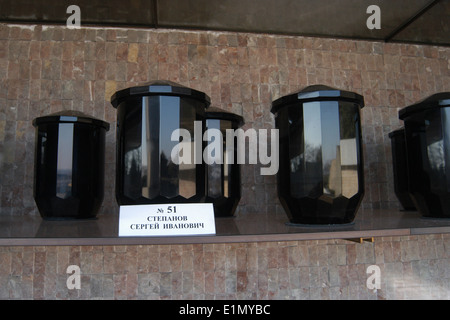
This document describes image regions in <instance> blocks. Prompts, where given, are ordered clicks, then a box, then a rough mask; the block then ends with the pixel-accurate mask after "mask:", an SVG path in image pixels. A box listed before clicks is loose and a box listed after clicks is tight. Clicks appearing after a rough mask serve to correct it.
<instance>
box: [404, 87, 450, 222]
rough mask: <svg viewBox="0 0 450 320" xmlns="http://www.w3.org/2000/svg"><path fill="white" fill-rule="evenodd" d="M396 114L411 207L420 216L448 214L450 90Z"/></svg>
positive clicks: (437, 216) (449, 211)
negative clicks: (401, 129) (402, 136)
mask: <svg viewBox="0 0 450 320" xmlns="http://www.w3.org/2000/svg"><path fill="white" fill-rule="evenodd" d="M399 118H400V119H401V120H404V125H405V137H406V149H407V158H408V171H409V192H410V194H411V197H412V199H413V201H414V204H415V207H416V208H417V210H418V211H419V212H420V213H421V214H422V216H424V217H429V218H450V92H443V93H438V94H435V95H432V96H430V97H429V98H427V99H425V100H423V101H421V102H419V103H417V104H414V105H411V106H408V107H406V108H404V109H402V110H400V111H399Z"/></svg>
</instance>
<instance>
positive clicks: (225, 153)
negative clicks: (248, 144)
mask: <svg viewBox="0 0 450 320" xmlns="http://www.w3.org/2000/svg"><path fill="white" fill-rule="evenodd" d="M243 124H244V119H243V118H242V117H241V116H239V115H237V114H234V113H230V112H226V111H224V110H221V109H218V108H209V109H208V111H207V112H206V128H207V130H208V133H209V134H208V141H209V140H214V141H215V139H216V138H218V136H219V135H218V133H219V132H220V135H221V136H222V141H220V144H221V145H222V146H221V147H222V148H221V150H220V151H219V150H216V149H217V148H214V153H215V152H219V154H218V155H217V154H214V158H213V156H212V155H211V159H210V160H208V159H206V160H207V164H206V189H207V190H206V194H207V196H206V202H208V203H212V204H213V206H214V215H215V216H216V217H232V216H234V212H235V211H236V207H237V206H238V204H239V200H240V199H241V168H240V167H241V165H240V164H238V161H237V143H236V141H234V143H233V146H227V144H226V141H227V139H226V136H227V130H229V131H230V130H232V131H233V132H234V130H236V129H238V128H240V127H241V126H242V125H243ZM213 130H216V132H212V131H213ZM212 137H214V138H212ZM234 140H236V138H234ZM216 145H217V144H216ZM211 149H213V148H211ZM229 153H230V154H229ZM208 155H210V154H209V153H207V156H208ZM216 160H217V161H216Z"/></svg>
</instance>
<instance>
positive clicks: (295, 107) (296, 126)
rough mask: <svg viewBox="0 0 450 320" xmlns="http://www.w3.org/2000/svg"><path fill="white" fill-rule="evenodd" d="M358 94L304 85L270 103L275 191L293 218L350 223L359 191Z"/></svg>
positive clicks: (294, 220)
mask: <svg viewBox="0 0 450 320" xmlns="http://www.w3.org/2000/svg"><path fill="white" fill-rule="evenodd" d="M362 107H364V99H363V97H362V96H360V95H358V94H356V93H353V92H348V91H342V90H338V89H334V88H330V87H327V86H322V85H316V86H309V87H307V88H305V89H303V90H301V91H300V92H297V93H294V94H290V95H287V96H284V97H281V98H279V99H277V100H275V101H274V102H273V103H272V110H271V111H272V113H273V114H275V125H276V128H277V129H279V137H280V144H279V164H280V165H279V171H278V174H277V181H278V197H279V199H280V202H281V204H282V206H283V207H284V209H285V211H286V213H287V215H288V217H289V219H290V221H291V223H293V224H319V225H325V224H346V223H351V222H352V221H353V220H354V218H355V216H356V214H357V211H358V209H359V206H360V204H361V201H362V199H363V196H364V171H363V170H364V169H363V168H364V166H363V157H362V148H361V137H362V135H361V119H360V109H361V108H362Z"/></svg>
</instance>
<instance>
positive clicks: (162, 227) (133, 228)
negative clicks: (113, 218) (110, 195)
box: [119, 203, 216, 237]
mask: <svg viewBox="0 0 450 320" xmlns="http://www.w3.org/2000/svg"><path fill="white" fill-rule="evenodd" d="M204 234H216V224H215V220H214V208H213V205H212V203H177V204H151V205H131V206H120V213H119V237H138V236H142V237H148V236H185V235H204Z"/></svg>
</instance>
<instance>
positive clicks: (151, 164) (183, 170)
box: [111, 81, 210, 205]
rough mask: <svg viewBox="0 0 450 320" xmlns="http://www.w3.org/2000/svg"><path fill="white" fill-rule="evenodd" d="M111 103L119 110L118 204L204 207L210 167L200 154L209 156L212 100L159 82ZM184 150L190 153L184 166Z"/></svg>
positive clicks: (120, 95)
mask: <svg viewBox="0 0 450 320" xmlns="http://www.w3.org/2000/svg"><path fill="white" fill-rule="evenodd" d="M111 103H112V105H113V106H114V107H115V108H117V156H116V161H117V164H116V166H117V167H116V199H117V202H118V204H119V205H133V204H160V203H192V202H204V200H205V196H206V193H205V166H204V164H203V161H202V159H201V156H200V159H196V154H197V153H198V152H197V151H198V150H200V155H201V151H202V150H203V142H202V136H203V132H204V130H205V108H207V107H208V106H209V104H210V99H209V97H208V96H207V95H206V94H204V93H202V92H200V91H196V90H193V89H190V88H187V87H183V86H181V85H178V84H176V83H173V82H169V81H157V82H152V83H150V84H147V85H145V86H140V87H133V88H128V89H124V90H121V91H118V92H116V93H115V94H114V95H113V96H112V98H111ZM181 133H184V135H182V136H183V138H181V136H180V134H181ZM195 141H197V144H196V143H195ZM198 141H200V142H199V143H198ZM179 149H182V150H183V152H188V153H189V155H186V154H184V155H183V161H180V160H179V158H178V156H179V152H177V150H179ZM187 157H188V158H189V159H187ZM177 159H178V160H177Z"/></svg>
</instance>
